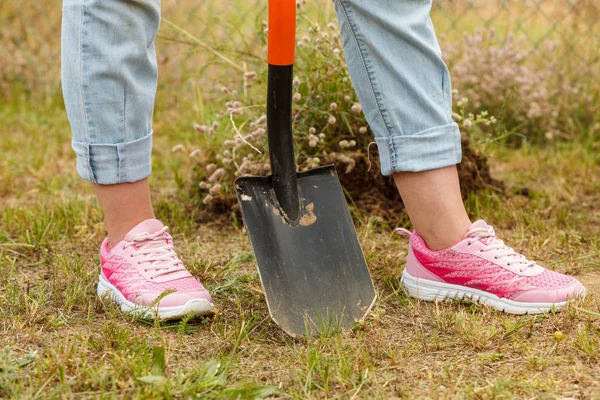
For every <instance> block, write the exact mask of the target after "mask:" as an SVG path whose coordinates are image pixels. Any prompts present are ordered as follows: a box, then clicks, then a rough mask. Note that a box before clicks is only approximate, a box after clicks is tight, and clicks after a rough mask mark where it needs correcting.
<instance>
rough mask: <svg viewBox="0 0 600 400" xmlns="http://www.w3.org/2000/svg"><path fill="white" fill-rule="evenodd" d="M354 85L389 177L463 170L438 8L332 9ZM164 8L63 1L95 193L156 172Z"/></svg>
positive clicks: (67, 80) (66, 86)
mask: <svg viewBox="0 0 600 400" xmlns="http://www.w3.org/2000/svg"><path fill="white" fill-rule="evenodd" d="M334 3H335V8H336V11H337V15H338V20H339V22H340V26H341V32H342V38H343V42H344V50H345V54H346V59H347V63H348V69H349V70H350V75H351V77H352V82H353V84H354V87H355V89H356V92H357V94H358V97H359V100H360V102H361V105H362V107H363V110H364V112H365V115H366V117H367V120H368V122H369V125H370V126H371V128H372V130H373V132H374V133H375V141H376V142H377V147H378V150H379V154H380V160H381V170H382V173H383V174H384V175H390V174H392V173H393V172H396V171H424V170H430V169H436V168H442V167H446V166H450V165H454V164H457V163H459V162H460V159H461V145H460V133H459V130H458V126H457V125H456V124H455V123H453V122H452V118H451V108H452V106H451V101H452V100H451V85H450V76H449V74H448V69H447V68H446V65H445V64H444V62H443V61H442V58H441V51H440V47H439V44H438V42H437V39H436V37H435V32H434V29H433V24H432V22H431V19H430V18H429V12H430V10H431V0H334ZM159 21H160V0H64V2H63V33H62V83H63V92H64V99H65V104H66V108H67V113H68V116H69V121H70V123H71V128H72V130H73V143H72V144H73V148H74V150H75V152H76V154H77V170H78V172H79V174H80V175H81V176H82V177H83V178H84V179H87V180H89V181H91V182H93V183H97V184H114V183H121V182H134V181H137V180H141V179H144V178H146V177H147V176H148V175H149V174H150V171H151V164H150V153H151V149H152V111H153V107H154V97H155V93H156V79H157V65H156V54H155V52H154V38H155V36H156V32H157V29H158V25H159Z"/></svg>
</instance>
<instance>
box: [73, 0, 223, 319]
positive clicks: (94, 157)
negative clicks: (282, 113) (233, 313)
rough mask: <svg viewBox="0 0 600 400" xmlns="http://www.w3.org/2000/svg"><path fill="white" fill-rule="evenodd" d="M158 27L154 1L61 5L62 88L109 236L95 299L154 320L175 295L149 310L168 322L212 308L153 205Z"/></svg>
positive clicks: (89, 0) (78, 0) (80, 0)
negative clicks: (150, 181) (150, 182)
mask: <svg viewBox="0 0 600 400" xmlns="http://www.w3.org/2000/svg"><path fill="white" fill-rule="evenodd" d="M159 22H160V0H143V1H142V0H110V1H109V0H64V3H63V29H62V83H63V93H64V99H65V105H66V108H67V114H68V116H69V121H70V123H71V128H72V130H73V142H72V145H73V149H74V150H75V153H76V154H77V171H78V172H79V174H80V175H81V177H82V178H83V179H86V180H88V181H90V182H91V183H92V184H94V189H95V193H96V195H97V196H98V200H99V202H100V206H101V207H102V209H103V210H104V215H105V223H106V228H107V230H108V237H107V238H106V240H104V242H103V243H102V246H101V248H100V260H101V273H100V278H99V283H98V294H99V295H101V296H105V295H109V296H110V297H111V298H112V299H114V300H115V301H116V302H117V303H119V304H120V305H121V308H122V309H123V310H140V309H141V310H142V311H141V312H142V313H144V314H146V315H148V316H153V315H154V310H148V306H151V305H152V306H155V303H156V301H155V300H156V298H157V297H158V296H160V295H161V293H163V292H164V291H165V290H170V289H172V290H175V293H170V294H168V295H167V296H164V297H163V298H161V300H160V301H159V302H158V305H157V306H156V308H157V309H156V310H155V311H156V312H157V314H158V317H159V318H161V319H173V318H179V317H183V316H186V315H189V314H190V313H194V314H205V313H208V312H210V311H211V310H212V308H213V305H212V300H211V297H210V295H209V294H208V292H207V291H206V290H205V289H204V287H203V286H202V285H201V284H200V282H198V281H197V280H196V279H195V278H194V277H192V276H191V274H190V273H189V272H188V271H187V270H186V268H185V266H184V265H183V263H182V262H181V260H180V259H179V258H178V257H177V254H176V253H175V250H174V249H173V239H172V237H171V236H170V235H169V233H168V231H167V230H168V229H167V227H165V226H164V225H163V224H162V223H161V222H160V221H157V220H155V219H154V211H153V209H152V203H151V199H150V189H149V186H148V180H147V178H148V176H149V175H150V172H151V151H152V114H153V109H154V98H155V94H156V83H157V62H156V53H155V51H154V38H155V37H156V33H157V31H158V26H159Z"/></svg>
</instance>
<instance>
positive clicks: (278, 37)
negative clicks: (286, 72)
mask: <svg viewBox="0 0 600 400" xmlns="http://www.w3.org/2000/svg"><path fill="white" fill-rule="evenodd" d="M295 47H296V0H269V64H271V65H281V66H283V65H292V64H294V50H295Z"/></svg>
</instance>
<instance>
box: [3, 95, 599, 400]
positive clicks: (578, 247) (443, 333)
mask: <svg viewBox="0 0 600 400" xmlns="http://www.w3.org/2000/svg"><path fill="white" fill-rule="evenodd" d="M169 112H170V111H168V110H163V111H161V110H159V111H158V112H157V116H156V121H157V122H156V139H155V154H154V175H153V177H152V180H151V183H152V186H153V188H154V200H155V203H156V204H157V212H158V215H159V217H160V218H161V219H162V220H163V221H165V223H167V224H168V225H169V226H170V227H171V231H172V233H173V235H174V238H175V244H176V246H177V248H178V249H179V252H180V255H181V258H182V259H183V260H184V261H185V262H186V264H187V265H188V267H189V268H190V270H191V271H192V272H193V273H194V274H195V275H196V276H198V277H200V278H201V279H202V280H203V282H205V284H206V286H207V287H208V289H209V290H210V291H211V292H212V293H213V294H214V300H215V303H216V305H217V308H218V311H217V313H216V315H215V316H214V317H212V318H201V319H193V320H190V321H184V322H182V323H171V324H157V323H152V322H150V323H144V322H141V321H135V320H132V318H130V317H127V316H124V315H122V314H121V313H120V312H119V311H118V310H117V309H116V308H115V307H114V306H112V305H111V304H109V303H108V302H106V301H103V300H101V299H99V298H97V296H96V293H95V287H96V286H95V285H96V283H97V276H98V256H97V252H98V247H99V244H100V242H101V240H102V238H103V235H104V231H103V227H102V224H101V221H102V214H101V211H100V209H99V207H98V204H97V202H96V200H95V198H94V197H93V196H92V192H91V190H90V189H91V188H90V187H89V185H88V184H86V183H85V182H82V181H81V180H80V179H79V177H78V176H77V175H76V173H75V171H74V166H75V164H74V155H73V154H72V150H71V149H70V145H69V138H70V133H69V129H68V124H67V121H66V116H65V115H64V111H63V109H62V107H61V105H60V103H59V102H57V103H56V104H54V103H51V104H46V105H44V106H43V107H39V108H38V107H35V108H34V107H31V106H29V105H28V103H27V102H19V101H15V102H14V104H9V105H7V106H6V107H4V108H3V109H0V127H1V129H2V134H1V135H2V140H1V141H0V287H2V291H0V316H1V319H0V320H1V325H0V349H3V350H0V354H1V355H0V397H3V398H100V397H102V398H107V397H108V398H110V397H114V398H117V397H126V398H169V397H173V398H187V397H192V396H194V395H196V394H198V397H203V398H260V397H264V396H266V395H269V394H270V395H272V396H275V397H279V398H334V397H335V398H351V399H354V398H414V397H429V398H512V397H515V396H518V397H523V398H558V397H560V398H565V397H566V398H598V396H600V369H599V368H598V367H599V365H598V362H599V359H600V355H599V353H598V351H599V349H598V347H599V345H600V343H599V341H600V313H599V311H600V302H599V296H598V294H597V293H598V291H600V239H599V238H600V236H599V233H600V231H599V226H600V211H599V210H598V208H597V205H598V200H599V199H598V198H599V196H600V187H599V186H600V180H598V176H600V166H599V164H598V156H597V143H588V142H585V143H584V142H583V141H576V142H571V143H555V144H553V145H547V146H545V147H528V146H524V147H522V148H519V149H509V148H507V147H503V146H501V145H494V146H490V147H488V148H486V149H484V150H485V152H486V154H488V155H489V158H490V161H489V162H490V166H491V168H492V174H493V176H494V177H495V178H497V179H500V180H502V181H503V182H504V184H505V185H506V187H507V195H506V196H504V195H501V194H499V193H497V192H495V191H488V192H485V191H484V192H479V193H478V194H474V195H471V196H469V198H468V199H467V207H468V211H469V213H470V215H471V217H472V219H477V218H480V217H485V219H486V220H487V221H488V222H489V223H490V224H492V225H493V226H495V227H496V229H497V232H498V234H499V236H500V237H502V238H503V239H504V240H505V241H506V242H507V243H509V244H510V245H511V246H513V247H514V248H515V249H517V250H518V251H521V252H523V253H525V254H527V255H528V256H529V257H531V258H533V259H535V260H537V261H538V262H540V263H541V264H543V265H546V266H548V267H550V268H553V269H556V270H558V271H561V272H566V273H570V274H574V275H576V276H577V278H578V279H580V280H581V281H582V282H583V283H584V284H585V285H586V286H587V287H588V290H589V294H588V296H587V297H586V299H585V300H583V301H579V302H577V303H575V304H572V305H570V306H569V307H567V309H566V310H565V311H563V312H562V313H556V314H554V313H551V314H547V315H541V316H521V317H518V316H509V315H505V314H502V313H498V312H495V311H493V310H491V309H489V308H486V307H481V306H478V305H473V304H460V303H437V304H435V303H424V302H419V301H415V300H412V299H411V298H409V297H407V295H406V294H405V293H404V291H403V290H402V289H401V288H400V287H399V285H398V281H397V278H398V276H399V275H400V273H401V271H402V268H403V264H404V261H405V257H406V248H407V247H406V246H407V242H406V239H403V238H401V237H398V236H397V235H394V234H393V233H392V229H393V228H394V226H393V224H389V223H387V222H384V221H383V220H382V219H380V218H377V217H376V216H366V215H360V216H358V218H356V220H357V230H358V234H359V237H360V240H361V242H362V244H363V248H364V252H365V254H366V257H367V260H368V263H369V266H370V269H371V271H372V275H373V278H374V280H375V284H376V288H377V291H378V295H379V299H378V302H377V304H376V306H375V308H374V310H373V312H372V314H371V315H370V316H369V318H368V319H367V320H366V321H365V322H364V323H362V324H359V325H358V326H357V327H356V328H355V329H354V330H352V331H349V332H342V333H339V334H335V335H333V336H331V337H320V338H315V339H312V340H293V339H291V338H289V337H287V336H286V335H285V334H284V333H283V332H282V331H281V330H279V329H278V328H277V326H276V325H275V324H274V323H273V322H272V321H271V320H270V319H269V316H268V312H267V308H266V305H265V302H264V297H263V294H262V290H261V286H260V281H259V279H258V275H257V272H256V268H255V265H254V261H253V258H252V253H251V251H250V246H249V244H248V239H247V236H246V235H245V233H244V232H243V230H242V229H241V228H240V226H239V224H238V223H237V222H236V221H235V220H232V219H229V220H227V223H226V224H222V223H221V224H217V223H198V222H197V215H199V214H198V211H197V210H196V209H195V207H193V205H192V202H191V200H190V198H189V197H188V192H189V190H188V189H187V188H189V186H190V185H191V182H190V181H189V179H191V178H190V177H191V176H192V174H190V173H189V172H190V171H191V169H192V167H193V161H192V160H189V159H188V158H186V157H181V156H180V155H179V154H173V153H171V150H170V149H171V147H172V146H173V145H174V144H177V143H180V142H181V141H182V140H183V141H184V142H185V141H186V140H192V139H193V135H194V132H193V131H192V130H191V129H189V128H188V127H187V126H189V121H186V120H182V121H181V125H178V124H177V123H176V124H172V121H174V120H175V119H174V118H172V115H171V114H169ZM355 215H356V213H355ZM398 220H399V221H400V222H401V223H402V224H406V223H407V219H406V217H405V216H402V215H399V216H398Z"/></svg>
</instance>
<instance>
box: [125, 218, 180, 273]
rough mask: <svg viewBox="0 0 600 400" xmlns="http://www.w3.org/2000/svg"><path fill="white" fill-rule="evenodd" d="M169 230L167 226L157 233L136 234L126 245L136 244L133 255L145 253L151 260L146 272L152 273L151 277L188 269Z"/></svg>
mask: <svg viewBox="0 0 600 400" xmlns="http://www.w3.org/2000/svg"><path fill="white" fill-rule="evenodd" d="M168 230H169V228H168V227H166V226H165V227H163V228H162V229H161V230H159V231H157V232H155V233H141V234H138V235H134V236H132V237H131V239H130V241H129V243H127V244H126V245H125V248H127V247H129V246H135V248H136V250H134V251H133V253H132V257H135V256H139V255H144V256H145V257H146V259H147V260H148V261H149V265H147V266H146V268H145V272H149V273H150V274H151V275H150V279H154V278H158V277H161V276H166V275H170V274H174V273H176V272H182V271H186V269H185V266H184V265H183V263H182V262H181V260H180V259H179V257H177V253H175V250H174V249H173V243H172V238H171V235H169V233H168Z"/></svg>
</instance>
